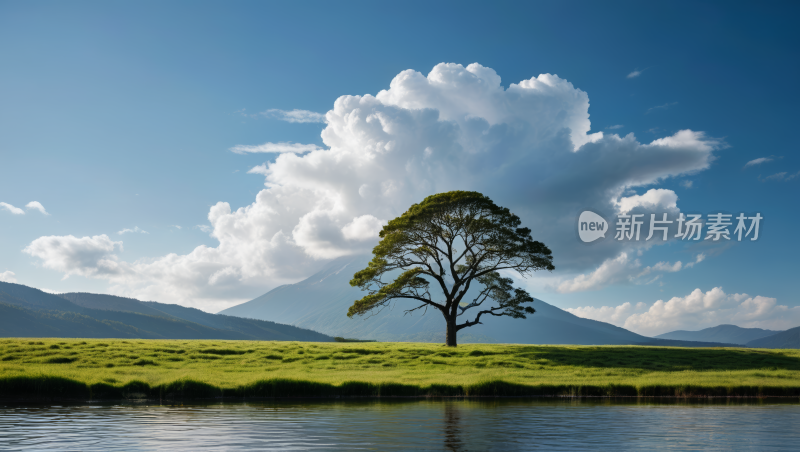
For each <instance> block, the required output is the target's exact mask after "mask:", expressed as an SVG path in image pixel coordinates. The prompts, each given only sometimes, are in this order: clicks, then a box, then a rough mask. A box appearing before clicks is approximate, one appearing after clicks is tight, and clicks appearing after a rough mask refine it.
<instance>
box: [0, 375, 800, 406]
mask: <svg viewBox="0 0 800 452" xmlns="http://www.w3.org/2000/svg"><path fill="white" fill-rule="evenodd" d="M226 394H230V395H226ZM435 398H448V399H457V398H460V399H492V398H495V399H496V398H542V399H544V398H547V399H556V398H562V399H582V398H593V399H613V398H628V399H643V398H662V399H676V400H679V399H765V398H798V399H800V386H744V385H742V386H726V387H722V386H716V387H714V386H698V385H673V386H668V385H652V386H640V387H636V386H633V385H604V386H603V385H523V384H514V383H508V382H505V381H502V380H497V381H488V382H483V383H478V384H473V385H468V386H466V387H465V386H457V385H444V384H439V385H430V386H428V387H422V386H416V385H408V384H401V383H388V382H387V383H367V382H356V381H351V382H345V383H342V384H340V385H333V384H328V383H320V382H315V381H311V380H291V379H266V380H260V381H257V382H254V383H252V384H249V385H243V386H239V387H231V388H224V387H219V386H214V385H210V384H208V383H202V382H198V381H195V380H191V379H185V380H179V381H174V382H171V383H167V384H161V385H155V386H151V385H149V384H147V383H144V382H141V381H132V382H129V383H127V384H125V385H122V386H114V385H110V384H106V383H94V384H87V383H84V382H80V381H77V380H73V379H68V378H64V377H55V376H45V375H42V376H37V377H24V376H16V377H0V401H5V400H16V401H28V400H30V401H33V400H84V401H86V400H88V401H109V400H116V401H128V402H130V401H156V400H157V401H162V402H163V401H181V402H182V401H187V400H242V401H247V400H275V399H325V400H346V399H435Z"/></svg>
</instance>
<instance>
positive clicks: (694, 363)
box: [519, 346, 800, 372]
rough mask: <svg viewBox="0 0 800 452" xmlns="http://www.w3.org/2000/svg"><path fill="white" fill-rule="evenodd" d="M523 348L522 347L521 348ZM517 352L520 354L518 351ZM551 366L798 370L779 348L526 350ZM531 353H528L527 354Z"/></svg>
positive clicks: (797, 363) (797, 362)
mask: <svg viewBox="0 0 800 452" xmlns="http://www.w3.org/2000/svg"><path fill="white" fill-rule="evenodd" d="M523 348H524V347H523ZM519 353H520V354H523V353H524V352H522V351H521V350H520V352H519ZM527 353H529V354H535V359H546V360H548V361H549V362H550V364H552V365H562V366H577V367H595V368H598V367H599V368H628V369H642V370H648V371H665V372H672V371H681V370H750V369H752V370H757V369H772V370H800V357H793V356H786V355H785V354H784V353H782V352H780V351H770V350H755V349H754V350H747V349H725V348H718V349H702V348H686V349H683V348H667V347H624V346H621V347H608V346H605V347H596V348H595V347H581V348H569V347H546V348H539V347H536V348H533V347H531V348H530V349H529V350H527ZM528 356H530V355H528Z"/></svg>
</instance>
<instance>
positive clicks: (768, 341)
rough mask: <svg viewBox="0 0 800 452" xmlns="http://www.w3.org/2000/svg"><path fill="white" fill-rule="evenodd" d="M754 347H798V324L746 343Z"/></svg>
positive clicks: (799, 334)
mask: <svg viewBox="0 0 800 452" xmlns="http://www.w3.org/2000/svg"><path fill="white" fill-rule="evenodd" d="M747 346H748V347H754V348H800V326H798V327H796V328H792V329H789V330H786V331H781V332H780V333H775V334H773V335H771V336H767V337H762V338H761V339H756V340H754V341H750V342H748V343H747Z"/></svg>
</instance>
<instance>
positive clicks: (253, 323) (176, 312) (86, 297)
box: [59, 293, 332, 342]
mask: <svg viewBox="0 0 800 452" xmlns="http://www.w3.org/2000/svg"><path fill="white" fill-rule="evenodd" d="M59 296H60V297H63V298H65V299H67V300H70V301H71V302H73V303H75V304H77V305H79V306H83V307H87V308H93V309H102V310H114V311H126V312H135V313H140V314H146V315H154V316H160V317H165V318H169V319H176V320H183V321H188V322H192V323H197V324H200V325H204V326H206V327H209V328H214V329H219V330H226V331H232V332H236V333H239V334H242V335H244V336H245V337H246V338H249V339H267V340H284V341H314V342H328V341H331V340H332V338H331V337H329V336H326V335H324V334H321V333H317V332H316V331H311V330H308V329H303V328H298V327H296V326H291V325H282V324H279V323H275V322H270V321H264V320H254V319H244V318H239V317H231V316H227V315H218V314H209V313H207V312H203V311H201V310H199V309H195V308H187V307H184V306H179V305H176V304H166V303H158V302H155V301H139V300H136V299H133V298H125V297H117V296H114V295H102V294H91V293H65V294H60V295H59Z"/></svg>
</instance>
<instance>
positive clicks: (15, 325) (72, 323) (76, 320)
mask: <svg viewBox="0 0 800 452" xmlns="http://www.w3.org/2000/svg"><path fill="white" fill-rule="evenodd" d="M0 336H3V337H87V338H89V337H91V338H101V337H115V338H138V337H142V334H141V332H140V331H139V330H137V329H136V328H133V327H131V326H129V325H124V324H120V323H117V322H102V321H99V320H97V319H93V318H91V317H88V316H85V315H81V314H76V313H74V312H63V311H44V310H41V311H40V310H30V309H25V308H21V307H19V306H15V305H10V304H7V303H0Z"/></svg>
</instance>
